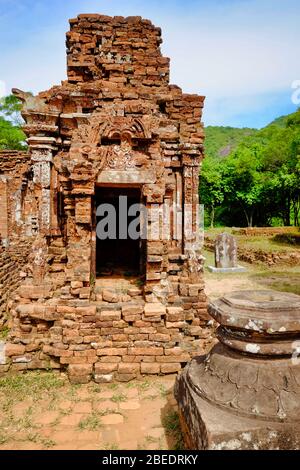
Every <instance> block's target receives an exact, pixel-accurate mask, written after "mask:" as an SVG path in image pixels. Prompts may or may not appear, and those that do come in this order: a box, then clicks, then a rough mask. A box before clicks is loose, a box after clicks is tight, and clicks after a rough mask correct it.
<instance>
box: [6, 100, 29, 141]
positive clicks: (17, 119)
mask: <svg viewBox="0 0 300 470" xmlns="http://www.w3.org/2000/svg"><path fill="white" fill-rule="evenodd" d="M20 110H21V102H20V100H19V99H18V98H17V97H15V96H14V95H10V96H6V97H4V98H1V99H0V149H12V150H24V149H26V143H25V140H26V136H25V134H24V132H23V131H22V129H21V124H22V117H21V112H20ZM1 115H2V116H1Z"/></svg>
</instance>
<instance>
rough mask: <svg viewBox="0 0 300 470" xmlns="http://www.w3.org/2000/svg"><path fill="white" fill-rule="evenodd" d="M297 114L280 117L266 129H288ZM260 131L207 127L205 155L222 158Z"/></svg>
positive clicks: (244, 128)
mask: <svg viewBox="0 0 300 470" xmlns="http://www.w3.org/2000/svg"><path fill="white" fill-rule="evenodd" d="M294 116H295V113H293V114H287V115H286V116H280V117H278V118H276V119H274V121H272V122H271V123H270V124H268V125H267V126H266V128H268V127H270V126H277V127H281V128H283V127H286V126H287V125H288V123H289V121H290V120H291V119H294ZM257 132H259V131H258V129H253V128H249V127H243V128H238V127H229V126H226V127H225V126H207V127H205V155H206V156H208V157H215V158H222V157H226V156H227V155H229V154H230V153H231V152H232V151H234V150H235V149H236V148H237V147H238V145H239V144H240V143H242V142H243V141H244V140H245V137H249V136H253V135H255V134H256V133H257Z"/></svg>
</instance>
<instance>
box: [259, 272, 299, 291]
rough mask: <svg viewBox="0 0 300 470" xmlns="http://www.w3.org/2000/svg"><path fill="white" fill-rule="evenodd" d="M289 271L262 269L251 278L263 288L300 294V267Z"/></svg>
mask: <svg viewBox="0 0 300 470" xmlns="http://www.w3.org/2000/svg"><path fill="white" fill-rule="evenodd" d="M298 270H299V271H298V272H297V271H296V270H295V269H294V270H288V271H283V270H281V271H271V272H270V271H262V272H257V273H255V274H252V275H251V276H250V278H251V279H252V280H254V281H255V282H258V283H259V284H260V285H261V287H262V288H265V289H273V290H277V291H280V292H290V293H292V294H298V295H300V269H299V268H298Z"/></svg>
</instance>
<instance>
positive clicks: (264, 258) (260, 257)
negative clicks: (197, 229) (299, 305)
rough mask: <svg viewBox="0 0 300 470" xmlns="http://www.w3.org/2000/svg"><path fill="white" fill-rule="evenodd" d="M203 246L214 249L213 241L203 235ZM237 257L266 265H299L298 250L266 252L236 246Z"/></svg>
mask: <svg viewBox="0 0 300 470" xmlns="http://www.w3.org/2000/svg"><path fill="white" fill-rule="evenodd" d="M204 246H205V248H206V249H207V250H209V251H214V246H215V242H214V240H213V239H211V238H209V237H205V245H204ZM238 259H239V260H240V261H245V262H246V263H250V264H253V263H257V262H262V263H265V264H267V265H268V266H272V265H274V264H283V265H291V266H298V265H300V251H299V250H297V249H295V251H282V252H273V253H271V252H267V251H263V250H251V249H249V248H241V247H238Z"/></svg>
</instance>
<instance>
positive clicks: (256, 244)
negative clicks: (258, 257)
mask: <svg viewBox="0 0 300 470" xmlns="http://www.w3.org/2000/svg"><path fill="white" fill-rule="evenodd" d="M223 232H226V233H230V234H232V232H233V229H232V228H231V227H221V228H220V227H218V228H214V229H208V230H206V231H205V235H206V236H207V237H210V238H213V239H214V238H215V237H216V236H217V235H219V234H220V233H223ZM295 235H298V236H299V231H297V229H295ZM234 236H235V238H236V240H237V244H238V246H240V247H241V248H245V249H249V250H255V251H256V250H262V251H265V252H267V253H274V252H284V251H287V252H292V251H295V250H300V248H299V245H298V246H297V245H295V243H293V241H292V236H290V237H287V240H286V241H280V239H279V238H280V237H277V236H263V235H260V236H245V235H236V234H235V235H234ZM289 239H290V242H289V241H288V240H289Z"/></svg>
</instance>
